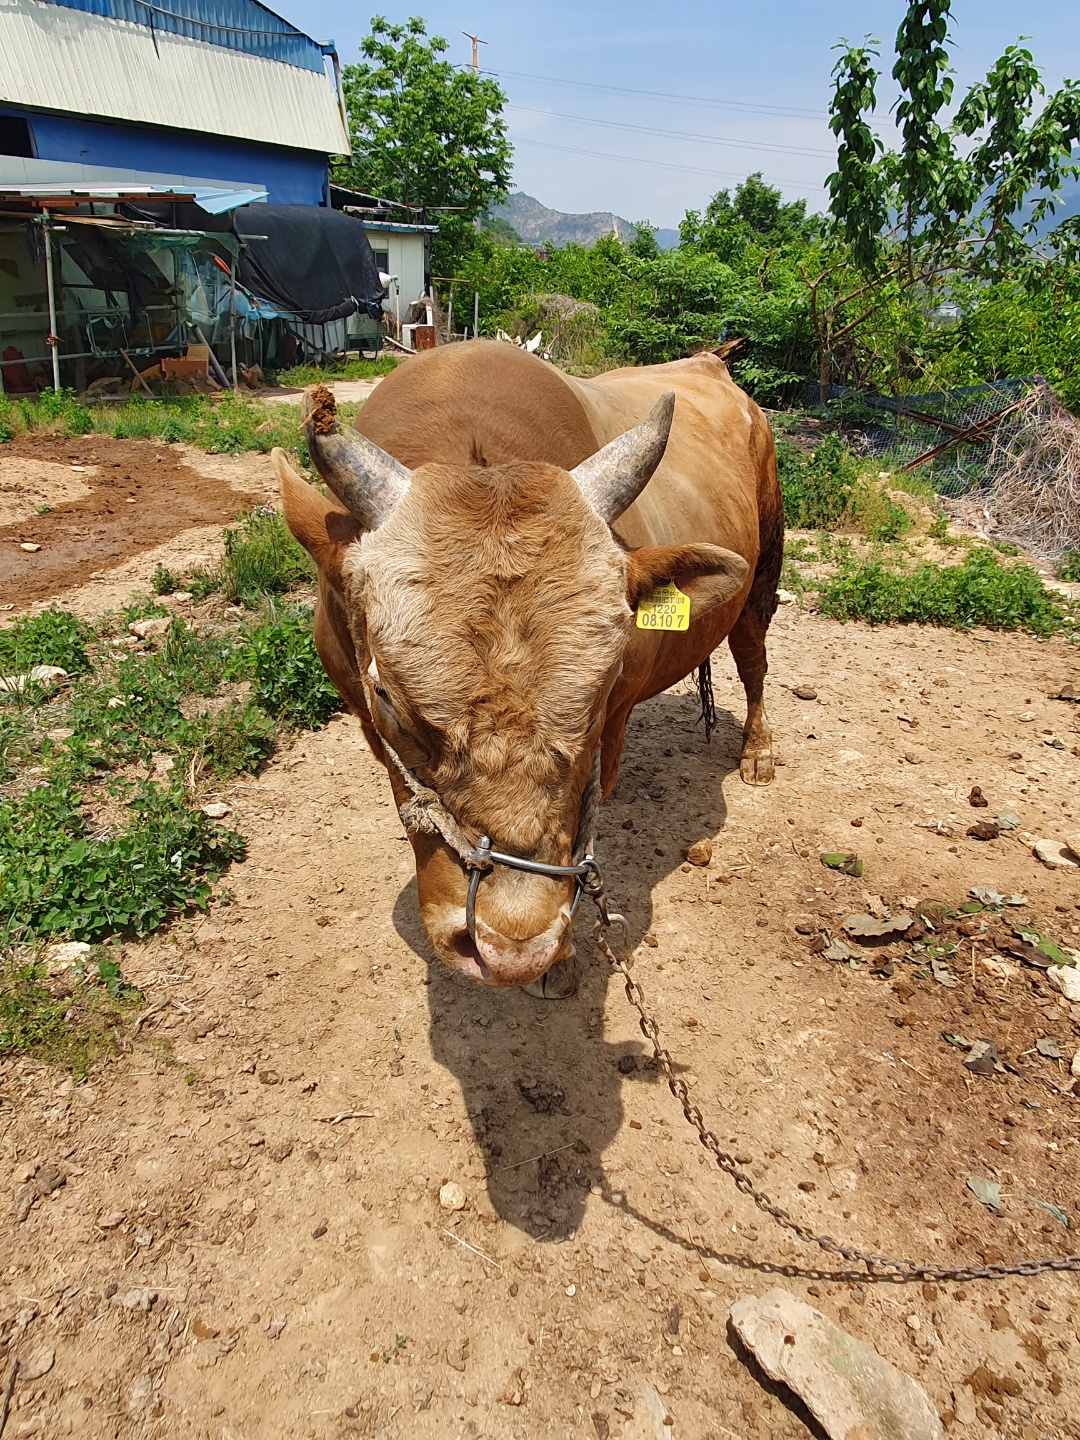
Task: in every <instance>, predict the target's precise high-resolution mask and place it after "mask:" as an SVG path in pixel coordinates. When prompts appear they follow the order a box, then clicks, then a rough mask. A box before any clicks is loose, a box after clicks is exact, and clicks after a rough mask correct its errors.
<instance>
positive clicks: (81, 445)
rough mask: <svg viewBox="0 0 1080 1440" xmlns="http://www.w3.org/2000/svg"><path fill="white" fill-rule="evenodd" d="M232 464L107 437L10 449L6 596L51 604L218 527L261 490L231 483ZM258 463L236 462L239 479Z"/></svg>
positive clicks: (1, 458) (2, 500)
mask: <svg viewBox="0 0 1080 1440" xmlns="http://www.w3.org/2000/svg"><path fill="white" fill-rule="evenodd" d="M225 458H226V457H222V456H210V455H203V454H202V453H201V452H199V451H195V450H192V449H190V448H188V447H186V446H182V445H165V444H157V445H148V444H146V443H144V442H142V441H139V440H110V439H108V438H105V437H102V436H100V435H89V436H81V437H79V438H78V439H74V440H61V439H58V438H56V437H54V436H46V435H41V436H28V437H26V438H24V439H21V440H14V441H11V442H9V443H8V444H7V445H4V446H3V447H2V450H0V522H2V523H0V600H2V602H3V603H4V604H5V605H8V606H18V607H20V608H22V607H25V606H27V605H30V604H32V603H33V602H34V601H40V600H48V599H50V598H52V597H53V596H54V595H57V594H59V593H61V592H62V591H64V590H67V589H69V588H71V587H72V586H73V585H77V584H79V583H80V582H84V581H88V580H90V579H91V578H93V576H94V574H95V572H104V571H106V570H108V569H110V568H111V567H112V566H114V565H115V564H116V563H117V562H118V561H123V560H126V559H128V558H129V557H131V556H136V555H141V554H143V553H145V552H146V551H147V550H150V549H152V548H154V547H155V546H157V545H160V544H162V543H163V542H164V541H166V540H169V539H171V538H172V537H174V536H177V535H181V534H183V533H184V532H185V531H188V530H190V529H192V528H193V527H195V526H200V525H207V524H210V523H213V524H214V525H215V526H216V527H220V526H221V525H222V524H223V523H225V522H227V521H229V520H231V519H232V518H233V517H234V516H235V515H236V513H237V511H238V510H241V509H242V508H243V507H244V506H245V505H248V504H254V503H255V502H256V501H257V500H258V499H260V498H262V496H261V493H260V492H261V491H262V490H263V484H262V483H260V484H259V485H258V486H256V488H255V490H254V491H253V492H250V493H249V491H248V490H247V489H246V488H242V487H241V486H239V485H237V484H235V483H233V481H232V480H231V479H228V478H224V477H223V476H222V469H223V467H222V466H221V465H220V462H221V461H222V460H223V459H225ZM228 458H230V459H232V458H233V457H228ZM253 458H254V457H252V456H244V457H242V459H241V458H240V457H236V463H234V465H233V467H232V473H234V474H236V475H237V476H238V477H239V476H240V475H241V474H242V473H243V470H244V468H245V466H249V465H250V464H251V463H252V460H253ZM259 458H260V459H262V457H259ZM189 461H193V462H194V463H189ZM215 462H218V463H217V464H216V465H215ZM267 468H268V467H267V465H266V464H265V462H264V463H263V464H261V465H260V466H259V470H260V472H261V473H265V471H266V469H267ZM225 473H226V474H228V473H229V472H228V470H227V469H226V472H225ZM57 482H59V483H57ZM39 511H44V513H39ZM26 545H35V546H37V547H38V548H37V549H36V550H26V549H24V548H23V547H24V546H26ZM151 569H153V566H151Z"/></svg>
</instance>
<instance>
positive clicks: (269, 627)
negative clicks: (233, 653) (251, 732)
mask: <svg viewBox="0 0 1080 1440" xmlns="http://www.w3.org/2000/svg"><path fill="white" fill-rule="evenodd" d="M246 659H247V661H248V663H249V664H250V667H251V672H252V678H253V683H254V696H255V700H256V702H257V703H258V705H259V706H260V707H261V708H262V709H263V710H264V711H265V712H266V713H267V714H268V715H270V716H272V717H273V718H274V719H276V720H280V721H284V722H285V723H286V724H289V725H295V726H297V727H299V728H301V729H305V730H319V729H321V728H322V726H323V725H325V724H326V722H327V721H328V720H329V719H330V716H331V715H333V714H334V712H335V711H337V710H340V709H341V697H340V696H339V695H338V692H337V691H336V690H335V689H334V687H333V685H332V684H331V683H330V681H329V680H328V679H327V676H326V671H325V670H324V669H323V666H322V661H321V660H320V659H319V655H318V651H317V650H316V649H315V639H314V636H313V635H312V632H311V614H310V612H308V611H306V610H287V611H283V612H276V613H275V612H272V613H271V617H270V619H269V620H267V621H265V622H264V623H263V624H262V625H259V626H258V627H257V628H256V629H254V630H252V631H251V633H250V635H249V638H248V647H247V656H246Z"/></svg>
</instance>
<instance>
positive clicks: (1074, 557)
mask: <svg viewBox="0 0 1080 1440" xmlns="http://www.w3.org/2000/svg"><path fill="white" fill-rule="evenodd" d="M1054 574H1055V575H1056V576H1057V578H1058V579H1059V580H1064V581H1066V582H1067V583H1068V584H1070V585H1075V584H1076V582H1077V581H1080V551H1076V550H1063V551H1062V552H1061V554H1060V556H1059V557H1058V562H1057V565H1056V567H1055V569H1054Z"/></svg>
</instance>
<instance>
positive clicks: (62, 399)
mask: <svg viewBox="0 0 1080 1440" xmlns="http://www.w3.org/2000/svg"><path fill="white" fill-rule="evenodd" d="M23 403H24V404H26V403H28V402H25V401H24V402H23ZM37 410H38V414H39V415H40V417H41V420H42V421H43V422H44V425H45V426H46V427H47V428H49V429H52V430H59V431H60V432H61V434H63V435H70V436H75V435H86V434H87V433H88V432H89V431H91V430H92V429H93V428H94V425H93V421H92V419H91V418H90V411H89V410H88V409H87V408H86V406H85V405H80V404H79V402H78V401H77V400H76V399H75V391H74V390H43V391H42V392H41V394H40V395H39V396H38V397H37Z"/></svg>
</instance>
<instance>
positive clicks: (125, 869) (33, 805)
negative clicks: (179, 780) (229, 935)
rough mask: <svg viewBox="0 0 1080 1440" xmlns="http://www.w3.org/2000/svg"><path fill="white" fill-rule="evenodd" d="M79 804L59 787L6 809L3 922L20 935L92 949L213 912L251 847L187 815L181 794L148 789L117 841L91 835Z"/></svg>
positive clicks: (0, 832)
mask: <svg viewBox="0 0 1080 1440" xmlns="http://www.w3.org/2000/svg"><path fill="white" fill-rule="evenodd" d="M79 805H80V797H79V796H78V795H77V794H76V793H75V792H74V790H73V789H72V787H71V786H70V785H68V784H65V783H64V782H62V781H59V780H53V781H51V782H50V783H48V784H45V785H40V786H38V787H37V788H36V789H34V790H31V791H30V792H29V793H28V794H27V795H25V796H24V797H23V798H22V799H20V800H9V801H5V802H3V803H2V804H0V921H2V922H4V923H5V924H6V926H7V928H8V933H9V934H11V935H15V936H18V935H19V934H20V932H21V933H22V934H23V935H25V936H29V935H31V934H34V935H55V934H65V935H69V936H71V937H72V938H74V939H76V940H88V941H94V940H99V939H102V938H103V937H105V936H108V935H118V934H125V933H131V934H135V935H145V934H147V933H148V932H149V931H151V930H155V929H156V928H157V927H158V926H159V925H161V924H162V923H163V922H164V921H165V920H166V919H167V918H168V917H169V916H170V915H172V914H175V913H177V912H179V911H182V910H184V909H186V908H187V907H189V906H196V907H198V908H200V909H202V908H205V906H206V902H207V900H208V898H209V895H210V889H211V886H212V884H213V882H214V881H215V880H216V879H217V878H218V876H219V875H220V873H221V871H222V870H223V869H224V867H225V865H226V864H227V863H228V862H229V861H231V860H237V859H240V858H241V857H242V856H243V854H244V841H243V839H242V837H241V836H239V835H237V834H235V833H234V832H233V831H229V830H225V829H223V828H222V827H221V826H219V825H216V824H215V823H214V822H213V821H212V820H210V819H209V818H208V817H207V816H206V815H204V814H203V812H202V811H201V810H192V809H190V808H189V807H188V804H187V801H186V797H185V795H184V794H183V792H182V791H180V790H178V789H176V788H170V789H166V788H163V787H158V786H155V785H151V784H144V785H142V786H140V787H139V788H138V790H137V792H136V794H135V797H134V798H133V799H132V801H131V802H130V805H129V807H128V809H129V815H130V821H129V824H128V825H127V827H126V828H125V829H123V830H121V831H120V832H119V833H116V834H109V833H107V832H106V833H105V834H104V835H92V834H89V833H87V829H86V825H85V823H84V821H83V818H82V815H81V813H80V809H79Z"/></svg>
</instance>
